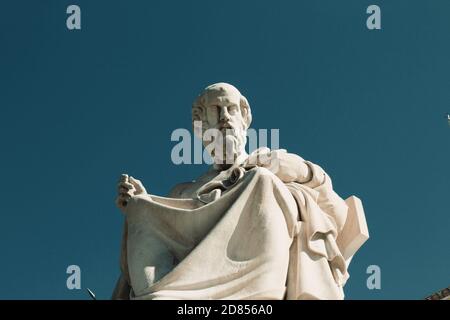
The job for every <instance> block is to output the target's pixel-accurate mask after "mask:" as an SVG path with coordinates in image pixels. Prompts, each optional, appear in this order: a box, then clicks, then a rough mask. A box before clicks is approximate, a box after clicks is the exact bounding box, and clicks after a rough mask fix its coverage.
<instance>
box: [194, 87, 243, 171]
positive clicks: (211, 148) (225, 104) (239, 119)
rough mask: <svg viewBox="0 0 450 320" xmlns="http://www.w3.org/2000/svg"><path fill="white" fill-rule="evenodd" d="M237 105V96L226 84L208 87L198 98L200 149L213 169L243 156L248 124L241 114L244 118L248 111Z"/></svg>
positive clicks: (238, 100) (238, 99)
mask: <svg viewBox="0 0 450 320" xmlns="http://www.w3.org/2000/svg"><path fill="white" fill-rule="evenodd" d="M244 99H245V98H244ZM241 102H242V96H241V94H240V92H239V91H238V90H237V89H236V88H234V87H233V86H231V85H227V84H217V85H213V86H210V87H208V88H207V91H206V93H205V94H204V96H203V97H202V108H201V117H200V116H199V117H198V118H199V120H202V121H201V125H202V128H201V135H202V140H203V145H204V146H205V148H206V149H207V150H208V152H209V153H210V155H211V157H212V158H213V159H214V163H215V164H217V165H231V164H233V163H234V162H235V160H236V158H237V157H238V156H239V155H240V154H242V153H245V145H246V142H247V126H248V123H247V122H246V119H245V118H244V117H243V114H244V115H245V114H248V113H246V112H249V110H245V111H244V110H242V109H241ZM247 107H248V106H247ZM194 118H195V115H194ZM247 120H248V119H247ZM194 130H195V128H194ZM197 130H198V128H197ZM199 134H200V132H197V135H199Z"/></svg>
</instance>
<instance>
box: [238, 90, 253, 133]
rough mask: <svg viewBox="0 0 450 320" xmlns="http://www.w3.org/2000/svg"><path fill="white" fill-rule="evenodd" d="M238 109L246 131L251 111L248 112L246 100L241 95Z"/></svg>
mask: <svg viewBox="0 0 450 320" xmlns="http://www.w3.org/2000/svg"><path fill="white" fill-rule="evenodd" d="M240 107H241V114H242V118H244V122H245V126H246V127H247V128H246V129H248V128H249V127H250V124H251V123H252V111H251V110H250V105H249V104H248V101H247V99H246V98H245V97H244V96H243V95H241V101H240Z"/></svg>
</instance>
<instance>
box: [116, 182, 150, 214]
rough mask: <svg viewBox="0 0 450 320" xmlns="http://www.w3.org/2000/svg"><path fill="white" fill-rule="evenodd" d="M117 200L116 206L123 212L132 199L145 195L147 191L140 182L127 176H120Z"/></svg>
mask: <svg viewBox="0 0 450 320" xmlns="http://www.w3.org/2000/svg"><path fill="white" fill-rule="evenodd" d="M117 191H118V194H117V198H116V205H117V207H118V208H119V209H121V210H123V209H125V207H126V206H127V204H128V201H129V200H130V199H131V198H132V197H133V196H137V195H141V194H147V190H145V187H144V186H143V185H142V183H141V181H139V180H138V179H135V178H133V177H131V176H128V175H127V174H122V175H121V176H120V179H119V183H118V184H117Z"/></svg>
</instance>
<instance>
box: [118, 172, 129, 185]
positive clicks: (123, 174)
mask: <svg viewBox="0 0 450 320" xmlns="http://www.w3.org/2000/svg"><path fill="white" fill-rule="evenodd" d="M127 181H128V175H127V174H125V173H122V174H121V175H120V178H119V183H120V182H127Z"/></svg>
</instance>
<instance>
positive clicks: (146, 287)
mask: <svg viewBox="0 0 450 320" xmlns="http://www.w3.org/2000/svg"><path fill="white" fill-rule="evenodd" d="M306 164H307V165H308V166H309V169H310V170H311V171H312V175H311V180H309V181H307V182H305V183H297V182H291V183H283V182H282V181H281V180H280V179H279V178H278V177H277V176H276V175H275V174H273V173H272V172H271V171H270V170H268V169H266V168H262V167H255V166H252V167H245V166H238V167H235V168H232V169H230V170H228V171H224V172H221V173H220V174H218V175H217V176H216V177H213V178H212V179H209V178H208V179H207V182H206V183H203V181H202V180H201V179H200V181H202V183H201V185H200V186H199V185H198V183H197V184H195V183H192V184H183V185H180V186H179V188H176V189H175V192H173V193H172V194H171V197H158V196H154V195H140V196H134V197H133V198H132V199H131V200H130V202H129V203H128V205H127V207H126V212H125V214H126V221H125V229H124V235H123V239H122V253H121V270H122V276H123V277H124V279H125V281H126V282H127V283H128V284H129V286H130V287H131V291H130V294H129V298H130V299H343V297H344V296H343V290H342V287H343V285H344V284H345V281H346V280H347V278H348V273H347V268H346V264H345V260H344V258H343V257H342V254H341V252H340V251H339V248H338V246H337V244H336V237H337V235H338V233H339V231H341V229H342V227H343V224H344V223H345V219H346V214H347V205H346V204H345V201H344V200H343V199H342V198H340V197H339V196H338V195H337V194H336V193H335V192H334V191H333V188H332V183H331V179H330V178H329V176H328V175H327V174H326V173H325V172H324V171H323V170H322V168H320V167H319V166H317V165H315V164H313V163H311V162H308V161H306Z"/></svg>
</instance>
